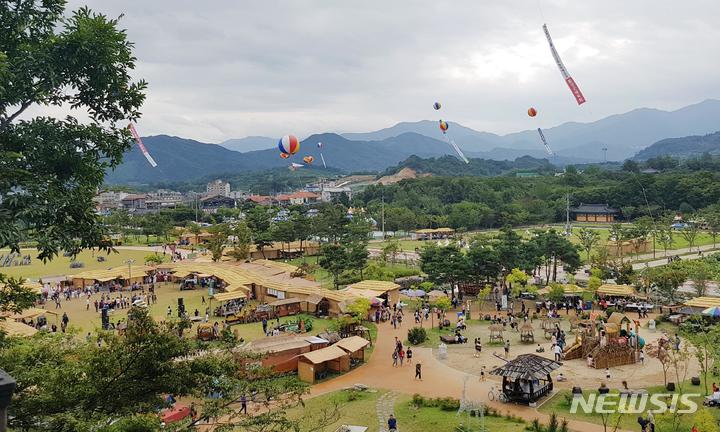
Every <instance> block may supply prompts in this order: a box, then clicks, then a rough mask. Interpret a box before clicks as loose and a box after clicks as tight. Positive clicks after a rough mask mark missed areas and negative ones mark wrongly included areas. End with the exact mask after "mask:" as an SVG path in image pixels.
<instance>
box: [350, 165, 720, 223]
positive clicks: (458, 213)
mask: <svg viewBox="0 0 720 432" xmlns="http://www.w3.org/2000/svg"><path fill="white" fill-rule="evenodd" d="M718 185H720V173H718V172H717V171H716V170H700V171H690V170H689V167H683V168H681V169H673V170H669V171H666V172H661V173H657V174H643V173H636V172H627V171H606V170H603V169H600V168H599V167H588V168H586V169H585V170H584V171H582V172H579V171H577V170H576V169H575V168H573V167H569V168H568V169H567V170H566V172H565V173H564V174H563V175H562V176H548V175H545V176H540V177H534V178H521V177H516V176H494V177H477V176H467V177H441V176H429V177H421V178H416V179H407V180H404V181H402V182H399V183H396V184H392V185H388V186H381V185H372V186H368V187H367V188H366V189H365V190H364V191H362V192H360V193H358V194H356V195H354V196H353V205H354V206H356V207H363V208H366V209H368V210H369V211H370V212H371V214H372V215H373V217H375V216H377V215H379V214H380V209H381V208H384V214H385V224H386V228H387V229H388V230H397V229H400V230H404V229H413V228H421V227H422V228H425V227H439V226H451V227H453V228H466V229H478V228H493V227H499V226H503V225H506V224H509V225H529V224H538V223H547V222H556V221H561V220H564V218H565V205H566V196H567V195H566V194H569V196H570V205H571V206H575V205H578V204H580V203H602V204H609V205H610V206H611V207H614V208H617V209H620V210H621V212H622V215H623V217H624V218H625V219H627V220H632V219H635V218H637V217H641V216H651V217H654V218H657V217H661V216H662V217H670V218H672V217H673V216H674V215H675V214H676V212H681V213H684V214H692V213H694V212H696V211H699V210H701V209H705V208H707V207H708V206H713V205H715V206H716V207H720V206H718V205H717V204H716V203H718V202H720V187H719V186H718ZM646 199H647V201H646ZM383 203H384V206H381V204H383ZM718 210H720V209H718Z"/></svg>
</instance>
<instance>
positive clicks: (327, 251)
mask: <svg viewBox="0 0 720 432" xmlns="http://www.w3.org/2000/svg"><path fill="white" fill-rule="evenodd" d="M320 255H321V256H320V258H319V260H318V264H319V265H320V267H322V268H324V269H325V270H327V271H328V273H330V274H331V275H332V277H333V286H334V287H335V289H338V288H339V286H340V275H341V274H342V272H344V271H345V270H348V269H349V268H350V264H349V260H350V257H349V254H348V250H347V248H345V247H344V246H342V245H340V244H334V243H329V244H324V245H322V246H320Z"/></svg>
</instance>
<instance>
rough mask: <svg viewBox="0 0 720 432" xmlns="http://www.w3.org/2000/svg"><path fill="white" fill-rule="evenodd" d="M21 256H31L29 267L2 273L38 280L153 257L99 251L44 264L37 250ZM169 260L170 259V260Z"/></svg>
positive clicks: (25, 251)
mask: <svg viewBox="0 0 720 432" xmlns="http://www.w3.org/2000/svg"><path fill="white" fill-rule="evenodd" d="M9 252H10V251H9V250H8V249H0V255H7V254H8V253H9ZM20 253H21V255H30V257H31V262H30V265H27V266H13V267H3V268H0V272H1V273H4V274H7V275H10V276H22V277H25V278H32V279H37V278H39V277H42V276H62V275H71V274H75V273H80V272H83V271H86V270H100V269H109V268H111V267H118V266H122V265H127V264H126V261H127V260H130V259H131V260H135V263H134V264H133V265H136V266H137V265H143V264H144V263H145V257H146V256H148V255H151V254H152V252H150V251H136V250H126V249H120V250H118V251H117V253H110V254H109V255H108V254H107V253H105V252H97V251H87V250H86V251H82V252H80V254H78V256H77V257H76V258H75V259H74V260H73V259H71V258H70V257H65V256H62V255H60V256H57V257H55V258H54V259H53V260H51V261H47V262H45V263H43V262H42V261H40V260H39V259H37V258H36V256H37V254H38V252H37V250H35V249H21V251H20ZM100 256H102V257H105V261H104V262H98V260H97V257H100ZM168 260H169V258H168ZM72 261H79V262H81V263H83V264H85V266H84V267H82V268H75V269H73V268H70V263H71V262H72Z"/></svg>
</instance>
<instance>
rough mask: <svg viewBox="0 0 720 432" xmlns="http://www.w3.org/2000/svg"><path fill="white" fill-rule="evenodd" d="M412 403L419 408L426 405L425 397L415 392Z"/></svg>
mask: <svg viewBox="0 0 720 432" xmlns="http://www.w3.org/2000/svg"><path fill="white" fill-rule="evenodd" d="M412 404H413V405H414V406H415V407H417V408H421V407H424V406H425V398H424V397H422V396H421V395H419V394H417V393H415V394H414V395H413V397H412Z"/></svg>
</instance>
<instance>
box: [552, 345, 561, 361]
mask: <svg viewBox="0 0 720 432" xmlns="http://www.w3.org/2000/svg"><path fill="white" fill-rule="evenodd" d="M553 353H555V361H556V362H559V361H561V360H562V348H560V345H559V344H555V346H554V347H553Z"/></svg>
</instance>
